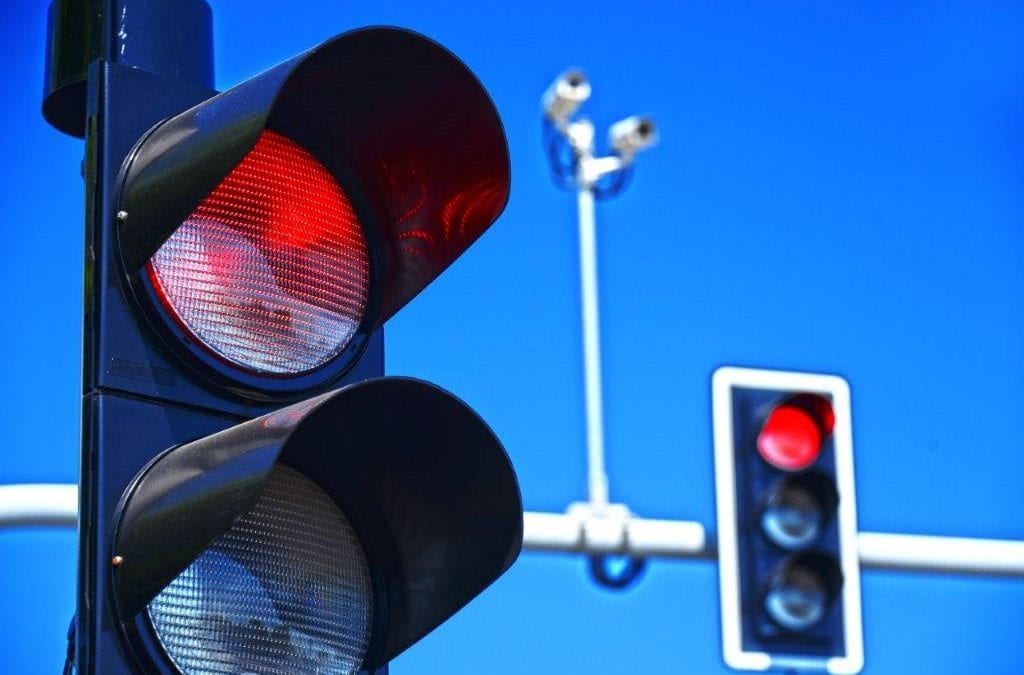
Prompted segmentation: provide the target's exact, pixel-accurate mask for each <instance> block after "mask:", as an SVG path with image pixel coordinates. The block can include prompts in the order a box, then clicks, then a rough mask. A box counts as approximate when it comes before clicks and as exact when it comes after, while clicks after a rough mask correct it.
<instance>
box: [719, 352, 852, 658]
mask: <svg viewBox="0 0 1024 675" xmlns="http://www.w3.org/2000/svg"><path fill="white" fill-rule="evenodd" d="M712 390H713V391H712V394H713V408H714V411H713V412H714V439H715V478H716V492H717V503H718V547H719V574H720V589H721V606H722V639H723V651H724V656H725V660H726V663H728V665H729V666H731V667H732V668H736V669H738V670H769V669H781V670H788V671H826V672H830V673H856V672H859V671H860V669H861V668H862V667H863V661H864V656H863V638H862V634H861V611H860V578H859V575H860V571H859V564H858V559H857V555H858V553H857V524H856V512H855V503H856V500H855V495H854V487H853V450H852V435H851V428H850V394H849V387H848V386H847V384H846V382H845V380H843V379H841V378H839V377H834V376H828V375H811V374H805V373H788V372H779V371H769V370H753V369H745V368H720V369H718V370H717V371H715V375H714V378H713V384H712Z"/></svg>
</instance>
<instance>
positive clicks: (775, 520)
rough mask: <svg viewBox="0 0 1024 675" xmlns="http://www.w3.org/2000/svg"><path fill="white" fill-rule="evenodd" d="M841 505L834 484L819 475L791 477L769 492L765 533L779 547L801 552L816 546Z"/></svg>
mask: <svg viewBox="0 0 1024 675" xmlns="http://www.w3.org/2000/svg"><path fill="white" fill-rule="evenodd" d="M838 502H839V496H838V494H837V493H836V489H835V486H834V485H833V483H832V481H830V480H829V479H828V478H825V477H824V476H822V475H821V474H818V473H816V472H807V473H801V474H787V475H784V476H783V477H782V478H780V479H779V480H777V481H776V482H775V483H774V484H773V485H772V486H771V487H770V488H769V489H768V491H767V495H766V496H765V499H764V505H763V506H762V508H761V517H760V522H761V531H762V532H764V534H765V536H766V537H768V539H769V540H770V541H772V542H773V543H774V544H776V545H777V546H780V547H782V548H784V549H788V550H800V549H804V548H807V547H808V546H810V545H811V544H812V543H814V542H815V541H816V540H817V539H818V538H819V537H820V536H821V534H822V532H823V531H824V529H825V526H826V525H827V524H828V522H829V521H830V520H831V518H832V516H833V515H834V513H835V510H836V506H837V505H838Z"/></svg>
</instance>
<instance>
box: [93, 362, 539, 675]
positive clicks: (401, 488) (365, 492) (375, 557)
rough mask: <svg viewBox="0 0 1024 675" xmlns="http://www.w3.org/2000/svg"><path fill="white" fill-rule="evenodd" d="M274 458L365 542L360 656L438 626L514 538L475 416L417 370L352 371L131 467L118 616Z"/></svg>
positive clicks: (490, 576) (508, 479) (141, 605)
mask: <svg viewBox="0 0 1024 675" xmlns="http://www.w3.org/2000/svg"><path fill="white" fill-rule="evenodd" d="M278 464H281V465H285V466H287V467H289V468H290V469H292V470H295V471H297V472H299V473H300V474H302V475H303V476H305V477H306V478H307V479H309V480H311V481H313V482H314V483H316V485H317V486H318V487H319V488H320V489H322V490H323V491H324V492H325V493H326V494H327V495H328V496H329V497H330V498H331V499H333V500H334V502H335V503H336V504H337V506H338V507H339V508H340V509H341V511H342V512H343V513H344V514H345V516H346V517H347V519H348V521H349V522H351V524H352V528H353V530H354V532H355V533H356V535H357V537H358V539H359V541H360V543H361V545H362V548H363V550H364V552H365V554H366V558H367V560H368V562H369V569H370V570H371V579H372V594H373V607H374V610H373V618H372V621H371V632H370V646H369V648H368V652H367V656H366V660H365V662H364V667H376V666H378V665H381V664H383V663H385V662H387V661H389V660H391V659H392V658H394V657H395V656H396V655H397V654H399V653H401V652H402V651H403V650H405V649H406V648H407V647H409V646H410V645H412V644H413V643H415V642H416V641H417V640H419V639H420V638H421V637H423V636H424V635H426V634H427V633H428V632H430V631H431V630H433V629H434V628H435V627H437V626H438V625H439V624H440V623H442V622H443V621H444V620H445V619H447V618H448V617H449V616H451V615H452V614H454V613H455V612H456V611H458V610H459V609H460V608H461V607H462V606H463V605H465V604H466V603H467V602H469V600H471V599H472V598H473V597H474V596H476V595H477V594H478V593H480V592H481V591H482V590H483V589H484V588H486V587H487V586H488V585H489V584H490V583H492V582H493V581H494V580H495V579H496V578H497V577H498V576H500V575H501V574H502V573H503V572H504V571H505V570H506V569H507V568H508V567H509V566H510V565H511V564H512V562H513V561H514V560H515V559H516V557H517V556H518V554H519V551H520V549H521V546H522V535H523V519H522V502H521V498H520V493H519V486H518V483H517V480H516V477H515V473H514V471H513V469H512V466H511V463H510V461H509V458H508V456H507V455H506V453H505V451H504V449H503V448H502V446H501V443H500V442H499V441H498V439H497V438H496V437H495V436H494V434H493V433H492V432H491V430H490V429H489V428H488V427H487V425H486V424H485V423H484V422H483V420H481V419H480V418H479V417H478V416H477V415H476V413H474V412H473V411H472V410H471V409H470V408H469V407H468V406H466V405H465V404H464V403H462V402H461V401H459V400H458V399H456V398H455V397H453V396H452V395H451V394H449V393H447V392H445V391H444V390H442V389H439V388H438V387H436V386H434V385H431V384H428V383H426V382H422V381H419V380H414V379H408V378H378V379H372V380H365V381H363V382H360V383H357V384H353V385H349V386H347V387H344V388H342V389H340V390H337V391H334V392H331V393H328V394H324V395H321V396H318V397H315V398H312V399H309V400H307V401H304V402H302V403H298V404H295V405H292V406H289V407H286V408H283V409H281V410H279V411H276V412H274V413H271V414H269V415H265V416H263V417H259V418H256V419H254V420H251V421H248V422H244V423H242V424H239V425H237V426H235V427H232V428H230V429H227V430H225V431H222V432H220V433H217V434H214V435H211V436H208V437H205V438H202V439H199V440H196V441H193V442H190V443H186V444H184V445H181V446H179V447H176V448H173V449H171V450H168V451H167V452H165V453H164V454H162V455H160V456H158V457H157V458H156V459H155V460H154V461H153V462H152V463H151V464H150V465H149V466H147V467H146V468H144V469H143V470H142V471H141V472H140V473H139V475H138V476H137V477H136V479H135V480H134V481H133V483H132V484H131V485H130V486H129V487H128V489H127V490H126V491H125V494H124V495H123V496H122V499H121V504H120V507H119V513H118V515H117V517H116V520H115V522H116V523H117V526H116V527H117V529H116V532H115V535H114V549H113V551H112V552H111V555H112V556H115V558H114V559H115V560H116V565H115V566H114V567H113V568H112V569H113V592H114V598H115V601H116V607H117V611H118V614H119V617H120V620H121V622H122V624H123V625H125V626H128V625H130V624H132V623H133V622H135V621H137V620H138V617H139V615H140V613H142V612H143V611H144V610H145V608H146V606H147V604H149V603H150V602H151V601H153V599H154V597H156V596H157V594H159V593H160V592H161V591H162V589H164V588H165V587H166V586H167V585H168V584H169V583H170V582H171V581H172V580H174V579H175V578H176V577H178V575H180V574H181V573H182V572H183V571H184V570H185V569H186V568H188V567H189V565H190V564H192V562H193V561H194V560H196V559H197V557H198V556H200V555H201V554H202V553H203V552H204V551H205V550H206V549H208V548H210V547H211V545H212V544H213V543H214V542H215V541H216V540H217V539H218V538H219V537H221V536H222V535H223V534H224V533H225V532H226V531H228V530H229V529H230V528H232V526H233V524H234V523H235V522H236V521H238V519H239V518H240V517H242V516H243V515H245V514H246V513H247V512H248V511H249V510H250V509H252V508H253V507H254V505H255V504H256V502H257V500H258V499H259V498H260V496H261V494H262V493H263V492H264V490H265V488H266V485H267V481H268V477H269V476H270V474H271V471H272V469H274V467H275V465H278ZM243 564H244V563H243ZM339 572H340V571H339ZM129 632H130V631H129Z"/></svg>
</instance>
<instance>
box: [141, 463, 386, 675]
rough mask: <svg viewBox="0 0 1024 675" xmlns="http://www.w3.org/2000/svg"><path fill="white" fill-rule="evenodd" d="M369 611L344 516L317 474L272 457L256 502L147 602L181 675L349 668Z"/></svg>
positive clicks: (357, 661)
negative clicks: (273, 463) (316, 478)
mask: <svg viewBox="0 0 1024 675" xmlns="http://www.w3.org/2000/svg"><path fill="white" fill-rule="evenodd" d="M371 611H372V595H371V585H370V573H369V566H368V564H367V561H366V558H365V556H364V554H363V549H362V547H361V545H360V543H359V540H358V539H357V538H356V535H355V532H354V531H353V529H352V526H351V525H350V524H349V522H348V520H347V519H346V518H345V516H344V514H342V512H341V510H340V509H339V508H338V506H337V505H336V504H335V503H334V501H333V500H332V499H331V498H330V497H329V496H328V495H327V494H326V493H325V492H324V491H323V490H321V489H320V488H319V487H318V486H317V485H316V484H315V483H313V482H312V481H311V480H309V479H308V478H306V477H305V476H303V475H302V474H301V473H299V472H298V471H295V470H294V469H291V468H289V467H287V466H284V465H280V464H278V465H276V466H275V467H274V469H273V470H272V472H271V474H270V478H269V479H268V480H267V483H266V488H265V490H264V492H263V494H262V496H261V497H260V498H259V500H258V501H257V502H256V505H255V506H254V507H253V508H252V509H251V510H250V511H249V512H247V513H245V514H243V515H242V516H241V517H239V519H238V520H237V521H236V522H235V524H234V526H233V527H232V528H231V529H230V530H228V531H227V532H225V533H224V534H223V535H221V536H220V537H219V538H218V539H217V540H216V541H215V542H214V543H213V545H212V546H210V548H209V549H207V550H206V551H204V552H203V553H202V554H201V555H200V556H199V557H198V558H197V559H196V560H195V561H194V562H193V563H192V564H191V565H190V566H189V567H188V568H186V569H185V571H183V572H182V573H181V574H180V575H178V577H177V578H176V579H174V581H172V582H171V583H170V584H169V585H168V586H167V587H166V588H164V590H163V591H161V592H160V594H159V595H157V596H156V597H155V598H154V599H153V600H152V601H151V602H150V603H149V606H148V608H147V612H148V615H149V619H150V622H151V624H152V626H153V628H154V631H155V633H156V636H157V638H158V639H159V641H160V644H161V645H162V646H163V648H164V650H165V651H166V653H167V656H168V657H169V658H170V659H171V661H173V662H174V664H175V666H177V668H178V669H179V670H181V672H182V673H184V674H185V675H213V674H214V673H353V672H355V671H356V670H358V668H359V666H360V665H361V664H362V662H363V659H364V658H365V656H366V651H367V648H368V645H369V639H370V626H371V623H372V621H371Z"/></svg>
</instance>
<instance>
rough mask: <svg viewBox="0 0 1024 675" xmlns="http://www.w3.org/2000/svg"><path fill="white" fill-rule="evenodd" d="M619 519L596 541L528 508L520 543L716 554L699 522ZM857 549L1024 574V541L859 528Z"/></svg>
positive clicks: (885, 564)
mask: <svg viewBox="0 0 1024 675" xmlns="http://www.w3.org/2000/svg"><path fill="white" fill-rule="evenodd" d="M592 520H601V519H600V518H592ZM619 522H620V523H624V524H620V525H619V526H618V527H619V533H618V536H617V537H607V536H605V537H602V538H601V539H600V540H596V538H594V537H588V531H594V530H596V529H597V528H595V527H594V525H593V524H590V523H588V520H587V518H586V517H580V516H579V515H574V514H562V513H533V512H527V513H526V514H525V517H524V519H523V526H524V527H523V529H524V532H523V548H525V549H526V550H528V551H548V552H562V553H596V554H607V553H617V554H620V555H628V556H636V557H651V558H676V559H685V558H705V559H709V560H713V559H715V558H716V557H717V551H716V550H715V548H714V545H713V544H712V543H711V542H710V541H709V540H708V538H707V537H705V533H704V528H703V526H701V524H700V523H695V522H687V521H673V520H647V519H643V518H632V517H630V518H627V519H625V520H624V521H619ZM606 526H612V527H614V524H613V523H606ZM857 548H858V551H859V554H860V564H861V566H863V567H865V568H875V569H894V570H912V571H919V572H938V573H947V574H987V575H1006V576H1016V577H1024V541H1007V540H1000V539H973V538H966V537H936V536H922V535H913V534H888V533H882V532H859V533H858V535H857Z"/></svg>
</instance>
